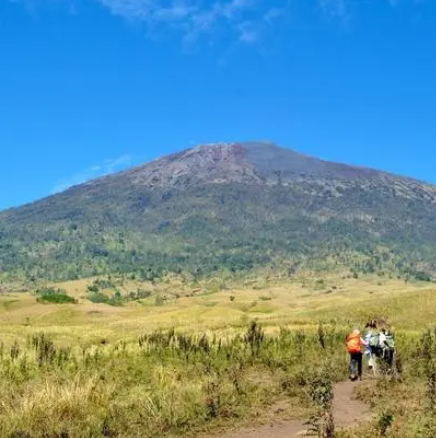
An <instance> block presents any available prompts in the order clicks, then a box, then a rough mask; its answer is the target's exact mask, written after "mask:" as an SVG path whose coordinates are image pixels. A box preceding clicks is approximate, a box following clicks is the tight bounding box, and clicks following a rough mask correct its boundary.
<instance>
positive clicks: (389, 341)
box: [385, 333, 395, 350]
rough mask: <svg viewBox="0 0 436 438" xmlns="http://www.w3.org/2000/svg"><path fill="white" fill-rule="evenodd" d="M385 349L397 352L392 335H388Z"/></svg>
mask: <svg viewBox="0 0 436 438" xmlns="http://www.w3.org/2000/svg"><path fill="white" fill-rule="evenodd" d="M385 347H386V348H388V349H389V350H395V340H394V336H393V334H392V333H386V335H385Z"/></svg>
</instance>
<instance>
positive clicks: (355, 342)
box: [347, 334, 362, 354]
mask: <svg viewBox="0 0 436 438" xmlns="http://www.w3.org/2000/svg"><path fill="white" fill-rule="evenodd" d="M347 351H348V353H350V354H353V353H361V351H362V343H361V342H360V334H358V335H355V334H350V335H348V336H347Z"/></svg>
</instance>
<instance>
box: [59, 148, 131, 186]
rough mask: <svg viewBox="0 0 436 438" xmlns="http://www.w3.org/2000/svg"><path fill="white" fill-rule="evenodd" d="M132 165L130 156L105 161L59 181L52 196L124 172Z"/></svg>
mask: <svg viewBox="0 0 436 438" xmlns="http://www.w3.org/2000/svg"><path fill="white" fill-rule="evenodd" d="M131 164H132V157H131V156H130V155H122V156H121V157H118V158H115V159H107V160H104V161H103V162H101V163H100V164H96V165H94V166H90V167H88V168H87V169H85V170H82V171H80V172H77V173H75V174H74V175H72V176H70V177H68V178H65V179H63V180H61V181H58V182H57V183H56V185H55V187H54V188H53V190H52V194H55V193H60V192H63V191H64V190H66V189H68V188H70V187H72V186H76V185H79V184H83V183H86V182H87V181H90V180H92V179H95V178H99V177H101V176H105V175H109V174H111V173H114V172H118V171H120V170H124V169H126V168H127V167H129V166H130V165H131Z"/></svg>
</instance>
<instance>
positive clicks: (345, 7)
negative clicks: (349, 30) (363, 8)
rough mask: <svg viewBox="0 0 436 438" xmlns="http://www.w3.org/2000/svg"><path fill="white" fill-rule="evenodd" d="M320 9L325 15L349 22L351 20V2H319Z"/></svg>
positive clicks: (344, 0)
mask: <svg viewBox="0 0 436 438" xmlns="http://www.w3.org/2000/svg"><path fill="white" fill-rule="evenodd" d="M318 7H319V8H320V10H321V11H322V13H323V14H325V15H327V16H329V17H331V18H338V19H341V20H343V21H347V20H348V19H349V18H350V10H349V8H350V2H349V0H318Z"/></svg>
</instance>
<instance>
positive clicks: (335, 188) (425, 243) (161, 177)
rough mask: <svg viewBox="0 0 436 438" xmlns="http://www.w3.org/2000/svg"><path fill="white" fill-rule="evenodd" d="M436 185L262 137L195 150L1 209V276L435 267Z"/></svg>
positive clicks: (416, 270)
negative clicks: (340, 161) (293, 148)
mask: <svg viewBox="0 0 436 438" xmlns="http://www.w3.org/2000/svg"><path fill="white" fill-rule="evenodd" d="M435 217H436V188H435V187H433V186H431V185H428V184H425V183H422V182H419V181H416V180H413V179H408V178H402V177H398V176H394V175H390V174H386V173H383V172H378V171H375V170H370V169H365V168H358V167H353V166H347V165H343V164H336V163H329V162H325V161H322V160H318V159H316V158H311V157H306V156H304V155H301V154H298V153H296V152H293V151H291V150H288V149H283V148H279V147H277V146H275V145H273V144H270V143H239V144H217V145H205V146H199V147H196V148H194V149H190V150H186V151H182V152H180V153H177V154H174V155H170V156H167V157H164V158H161V159H159V160H156V161H153V162H151V163H148V164H145V165H143V166H140V167H137V168H134V169H131V170H129V171H126V172H122V173H119V174H115V175H111V176H108V177H105V178H101V179H98V180H95V181H91V182H89V183H86V184H83V185H80V186H76V187H73V188H71V189H69V190H67V191H65V192H64V193H61V194H58V195H55V196H51V197H49V198H46V199H43V200H41V201H39V202H36V203H33V204H30V205H26V206H23V207H21V208H17V209H12V210H8V211H5V212H3V213H1V214H0V269H1V272H2V275H3V276H12V277H25V278H32V277H34V278H48V279H74V278H78V277H84V276H91V275H97V274H107V273H110V272H112V273H135V274H138V275H142V276H145V277H147V276H148V277H153V276H159V275H162V273H164V272H165V271H171V272H182V271H187V272H189V273H191V274H193V275H203V274H205V275H206V274H211V273H213V272H216V271H219V270H223V269H228V270H232V271H246V270H250V269H253V268H256V267H259V266H268V265H270V266H273V267H274V268H276V269H281V270H284V271H285V272H288V273H289V274H290V275H291V274H292V273H293V272H294V271H295V270H296V269H299V268H300V267H304V266H322V267H324V268H332V269H333V268H334V267H335V265H336V264H341V265H342V264H343V265H347V266H349V267H350V268H352V270H353V271H355V272H356V273H359V272H371V273H373V272H382V271H386V272H390V273H397V274H401V275H403V274H404V275H419V276H422V275H423V273H422V272H426V273H429V274H430V273H432V272H433V270H434V262H433V260H434V258H435V256H436V221H435V220H434V218H435Z"/></svg>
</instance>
